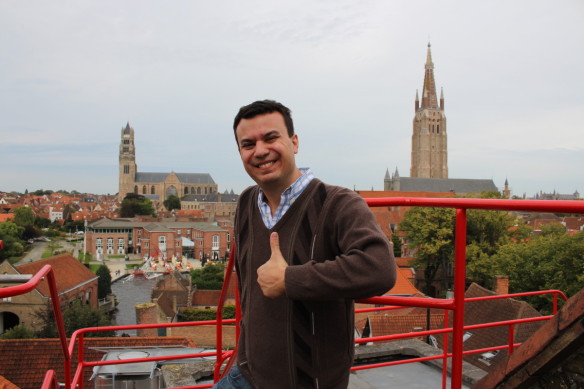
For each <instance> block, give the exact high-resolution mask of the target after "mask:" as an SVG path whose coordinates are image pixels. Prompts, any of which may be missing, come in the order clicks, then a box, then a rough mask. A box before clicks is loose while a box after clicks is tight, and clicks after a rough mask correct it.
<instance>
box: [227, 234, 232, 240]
mask: <svg viewBox="0 0 584 389" xmlns="http://www.w3.org/2000/svg"><path fill="white" fill-rule="evenodd" d="M227 241H228V242H231V234H229V233H227Z"/></svg>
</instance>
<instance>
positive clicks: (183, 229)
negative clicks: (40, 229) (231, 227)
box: [84, 218, 232, 259]
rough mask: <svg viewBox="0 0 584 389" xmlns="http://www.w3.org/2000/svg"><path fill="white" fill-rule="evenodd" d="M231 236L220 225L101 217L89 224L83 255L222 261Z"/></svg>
mask: <svg viewBox="0 0 584 389" xmlns="http://www.w3.org/2000/svg"><path fill="white" fill-rule="evenodd" d="M231 236H232V234H230V232H229V231H228V230H226V229H224V228H222V227H220V226H219V225H218V224H217V223H203V222H188V221H175V220H174V219H173V220H172V221H167V220H163V219H156V221H138V219H109V218H102V219H98V220H95V221H93V222H90V223H88V225H87V232H86V234H85V248H84V252H86V253H90V254H91V255H93V256H94V257H96V258H100V259H105V258H106V256H108V255H125V254H139V255H140V256H142V257H154V258H159V259H162V258H164V259H170V258H172V257H173V256H174V257H176V258H179V257H182V256H183V255H185V256H187V257H188V258H203V257H205V258H211V259H219V258H224V257H225V255H226V253H228V252H229V250H230V248H231Z"/></svg>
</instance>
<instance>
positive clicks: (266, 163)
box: [258, 161, 274, 169]
mask: <svg viewBox="0 0 584 389" xmlns="http://www.w3.org/2000/svg"><path fill="white" fill-rule="evenodd" d="M273 164H274V161H270V162H265V163H262V164H259V165H258V167H259V168H260V169H265V168H268V167H270V166H272V165H273Z"/></svg>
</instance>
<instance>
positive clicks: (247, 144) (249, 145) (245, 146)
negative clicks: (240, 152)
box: [241, 143, 253, 150]
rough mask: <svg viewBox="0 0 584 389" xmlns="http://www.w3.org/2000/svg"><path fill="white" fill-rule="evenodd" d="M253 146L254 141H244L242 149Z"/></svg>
mask: <svg viewBox="0 0 584 389" xmlns="http://www.w3.org/2000/svg"><path fill="white" fill-rule="evenodd" d="M252 147H253V143H244V144H242V145H241V148H242V149H246V150H249V149H251V148H252Z"/></svg>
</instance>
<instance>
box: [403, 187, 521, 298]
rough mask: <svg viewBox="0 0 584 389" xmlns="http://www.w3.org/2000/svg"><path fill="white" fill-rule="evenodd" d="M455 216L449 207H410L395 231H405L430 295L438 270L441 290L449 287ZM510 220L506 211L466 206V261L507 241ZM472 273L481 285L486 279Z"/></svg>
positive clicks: (487, 253) (485, 195) (488, 195)
mask: <svg viewBox="0 0 584 389" xmlns="http://www.w3.org/2000/svg"><path fill="white" fill-rule="evenodd" d="M498 196H500V195H499V194H498V193H497V192H485V193H482V194H481V197H482V198H495V197H498ZM455 217H456V213H455V211H454V209H451V208H423V207H414V208H412V209H410V210H409V211H408V212H406V215H405V216H404V220H403V221H402V222H401V223H400V225H399V231H401V232H405V238H406V241H407V242H408V245H409V247H410V249H414V250H415V258H416V261H415V264H416V266H418V267H420V268H422V269H423V271H424V280H425V285H424V292H425V293H427V294H429V295H431V296H434V295H435V293H434V292H433V288H432V283H433V282H434V280H435V278H436V275H437V274H438V272H439V271H441V272H442V274H443V277H442V288H443V290H446V289H448V288H451V287H452V281H453V268H452V266H453V263H454V226H455ZM514 223H515V220H514V218H513V217H512V216H511V215H510V214H509V213H507V212H503V211H489V210H476V209H471V210H468V212H467V241H466V243H467V249H466V250H467V252H466V259H467V262H468V263H472V262H474V261H476V260H482V259H484V257H488V256H490V255H493V254H494V253H496V252H497V251H498V250H499V247H501V246H502V245H504V244H506V243H508V242H509V241H510V239H511V236H512V232H511V231H510V228H511V227H512V226H513V224H514ZM522 231H523V230H522ZM473 275H474V276H475V277H477V278H476V279H475V281H477V282H479V283H480V284H481V285H485V283H486V282H487V281H489V280H490V278H489V280H487V279H485V278H484V274H483V273H475V274H473ZM471 278H472V277H471ZM485 286H486V285H485Z"/></svg>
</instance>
